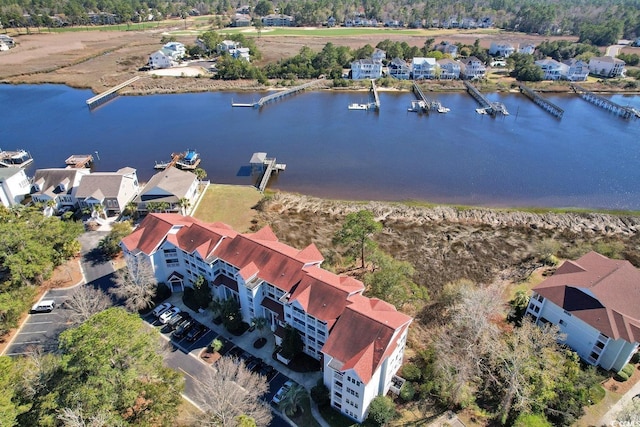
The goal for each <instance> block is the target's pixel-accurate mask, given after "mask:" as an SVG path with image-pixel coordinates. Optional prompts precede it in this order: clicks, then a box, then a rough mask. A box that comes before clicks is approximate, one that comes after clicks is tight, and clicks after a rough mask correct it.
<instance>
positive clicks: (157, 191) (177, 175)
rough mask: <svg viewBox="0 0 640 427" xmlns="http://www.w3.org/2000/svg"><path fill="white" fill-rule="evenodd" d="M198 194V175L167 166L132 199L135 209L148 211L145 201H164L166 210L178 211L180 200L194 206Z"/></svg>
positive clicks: (143, 211) (144, 212)
mask: <svg viewBox="0 0 640 427" xmlns="http://www.w3.org/2000/svg"><path fill="white" fill-rule="evenodd" d="M197 194H198V177H197V176H196V175H195V174H194V173H192V172H189V171H183V170H180V169H177V168H167V169H165V170H163V171H161V172H158V173H157V174H155V175H153V176H152V177H151V179H150V180H149V182H147V184H146V185H145V186H144V188H143V189H142V191H141V192H140V194H139V195H138V196H137V197H136V198H135V199H134V203H135V204H136V206H137V210H138V211H139V212H141V213H143V214H146V213H147V212H148V209H147V203H149V202H154V203H166V204H167V209H166V211H167V212H178V213H179V212H180V210H181V206H180V203H181V202H180V200H181V199H184V200H186V201H187V202H188V204H189V205H190V206H192V207H193V206H194V204H195V201H196V197H197Z"/></svg>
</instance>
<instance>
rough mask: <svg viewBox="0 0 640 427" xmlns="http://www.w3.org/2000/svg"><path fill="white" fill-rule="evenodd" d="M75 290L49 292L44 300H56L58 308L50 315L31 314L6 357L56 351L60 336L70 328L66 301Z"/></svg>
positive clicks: (8, 348) (7, 351)
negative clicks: (65, 306)
mask: <svg viewBox="0 0 640 427" xmlns="http://www.w3.org/2000/svg"><path fill="white" fill-rule="evenodd" d="M71 292H73V289H54V290H50V291H48V292H47V293H46V294H45V295H44V296H43V297H42V299H43V300H54V301H55V302H56V307H55V308H54V309H53V311H51V312H50V313H30V314H29V316H28V317H27V319H26V321H25V323H24V325H23V326H22V328H20V330H19V331H18V333H17V334H16V336H15V338H14V339H13V341H12V342H11V345H10V346H9V347H7V350H6V352H5V353H4V354H5V356H20V355H26V354H30V353H33V352H35V351H40V350H41V351H46V352H48V351H54V350H56V349H57V347H58V335H60V333H61V332H62V331H64V330H65V329H67V328H68V327H69V325H68V320H69V314H70V313H69V310H67V309H65V308H64V304H63V303H64V301H65V300H66V299H67V298H68V296H69V295H70V294H71Z"/></svg>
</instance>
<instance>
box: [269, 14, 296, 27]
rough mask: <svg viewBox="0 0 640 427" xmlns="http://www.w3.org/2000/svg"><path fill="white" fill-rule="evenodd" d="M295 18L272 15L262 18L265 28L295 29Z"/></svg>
mask: <svg viewBox="0 0 640 427" xmlns="http://www.w3.org/2000/svg"><path fill="white" fill-rule="evenodd" d="M293 23H294V19H293V16H289V15H278V14H271V15H267V16H264V17H263V18H262V25H264V26H265V27H293Z"/></svg>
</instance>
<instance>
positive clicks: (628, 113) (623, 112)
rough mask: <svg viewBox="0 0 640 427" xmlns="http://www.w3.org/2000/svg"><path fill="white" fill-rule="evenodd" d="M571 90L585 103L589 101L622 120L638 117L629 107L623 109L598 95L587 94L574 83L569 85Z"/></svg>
mask: <svg viewBox="0 0 640 427" xmlns="http://www.w3.org/2000/svg"><path fill="white" fill-rule="evenodd" d="M571 89H573V91H574V92H575V93H577V94H578V95H580V97H581V98H582V99H584V100H585V101H589V102H590V103H592V104H594V105H597V106H598V107H600V108H604V109H605V110H607V111H611V112H612V113H614V114H616V115H618V116H620V117H622V118H623V119H630V118H631V117H633V116H634V115H635V116H636V117H640V112H638V111H637V110H635V109H633V108H631V107H623V106H622V105H619V104H616V103H615V102H613V101H610V100H608V99H606V98H603V97H601V96H600V95H596V94H595V93H593V92H589V91H588V90H586V89H585V88H583V87H582V86H579V85H577V84H575V83H573V84H571Z"/></svg>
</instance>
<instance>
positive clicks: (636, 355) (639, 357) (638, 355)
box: [631, 351, 640, 363]
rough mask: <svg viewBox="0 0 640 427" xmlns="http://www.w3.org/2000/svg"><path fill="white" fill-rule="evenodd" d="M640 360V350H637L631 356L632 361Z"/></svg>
mask: <svg viewBox="0 0 640 427" xmlns="http://www.w3.org/2000/svg"><path fill="white" fill-rule="evenodd" d="M638 362H640V351H638V352H636V353H635V354H634V355H633V356H631V363H638Z"/></svg>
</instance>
